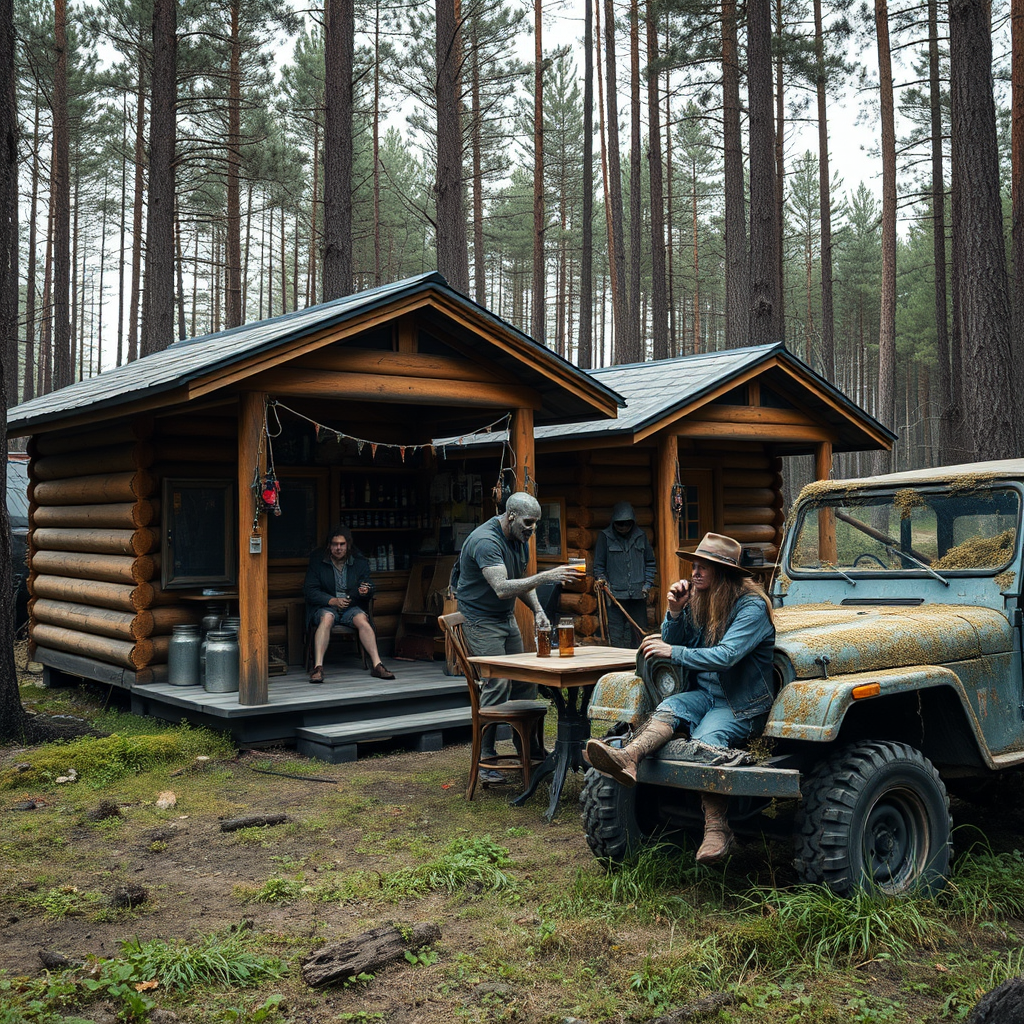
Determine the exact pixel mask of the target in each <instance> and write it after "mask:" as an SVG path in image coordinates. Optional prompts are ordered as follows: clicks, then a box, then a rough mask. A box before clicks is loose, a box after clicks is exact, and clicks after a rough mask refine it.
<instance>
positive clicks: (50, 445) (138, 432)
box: [31, 416, 153, 458]
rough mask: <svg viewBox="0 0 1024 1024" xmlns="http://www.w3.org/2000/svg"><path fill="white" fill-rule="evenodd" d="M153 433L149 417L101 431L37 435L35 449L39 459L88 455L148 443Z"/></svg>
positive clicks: (33, 445) (34, 443)
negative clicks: (91, 452) (111, 448)
mask: <svg viewBox="0 0 1024 1024" xmlns="http://www.w3.org/2000/svg"><path fill="white" fill-rule="evenodd" d="M152 433H153V421H152V420H151V419H150V418H149V417H146V416H138V417H136V418H135V419H133V420H131V421H129V422H125V423H117V424H113V425H110V426H105V427H100V428H98V429H97V430H79V431H54V432H53V433H52V434H51V433H45V434H37V435H36V436H35V437H33V438H32V441H31V447H32V449H33V452H34V454H35V455H36V456H38V457H40V458H42V457H43V456H45V455H62V454H64V453H65V452H88V451H92V450H93V449H94V448H106V447H108V446H109V445H115V444H122V443H131V442H133V441H144V440H146V438H148V437H150V436H151V435H152Z"/></svg>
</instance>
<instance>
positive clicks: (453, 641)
mask: <svg viewBox="0 0 1024 1024" xmlns="http://www.w3.org/2000/svg"><path fill="white" fill-rule="evenodd" d="M437 621H438V623H439V624H440V626H441V630H442V632H443V633H444V635H445V640H446V641H447V646H449V647H450V649H451V652H452V655H453V660H454V661H455V663H456V664H457V665H458V666H459V669H460V670H461V671H462V674H463V675H464V676H465V677H466V684H467V686H468V687H469V702H470V706H471V707H472V710H473V751H472V754H471V755H470V764H469V786H468V787H467V788H466V799H467V800H472V799H473V794H474V792H475V791H476V784H477V780H478V779H479V777H480V769H481V768H489V769H490V770H491V771H498V772H514V771H521V772H522V773H523V787H524V788H527V787H529V785H530V773H531V772H532V770H533V769H534V768H535V767H536V766H537V765H539V764H540V763H541V762H542V761H543V760H544V757H545V756H546V752H545V751H544V715H545V714H546V713H547V709H548V704H547V701H543V700H507V701H505V702H504V703H502V704H489V705H483V704H481V703H480V679H479V677H478V676H477V673H476V669H475V668H474V666H473V663H472V662H471V661H470V660H469V657H470V651H469V647H468V646H467V644H466V638H465V636H464V634H463V631H462V627H463V625H464V623H465V621H466V617H465V616H464V615H463V614H462V613H461V612H452V613H451V614H449V615H440V616H438V619H437ZM492 725H495V726H496V725H508V726H509V728H511V729H512V731H513V732H514V733H515V735H516V737H517V738H518V742H517V744H516V745H517V747H518V750H517V752H516V753H515V754H498V755H496V756H495V757H481V756H480V754H481V750H482V749H483V735H484V729H486V728H488V727H489V726H492ZM531 750H540V751H541V753H540V754H539V755H534V756H531V754H530V751H531ZM485 785H486V784H485Z"/></svg>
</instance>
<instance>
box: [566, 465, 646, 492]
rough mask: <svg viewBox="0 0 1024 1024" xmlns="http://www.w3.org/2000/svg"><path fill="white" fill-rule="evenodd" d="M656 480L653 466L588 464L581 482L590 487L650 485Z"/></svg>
mask: <svg viewBox="0 0 1024 1024" xmlns="http://www.w3.org/2000/svg"><path fill="white" fill-rule="evenodd" d="M653 482H654V477H653V475H652V474H651V467H650V466H649V465H647V464H644V465H641V466H635V465H633V466H587V467H586V471H585V472H584V474H583V478H582V480H581V483H584V484H587V485H588V486H590V487H650V486H651V484H652V483H653Z"/></svg>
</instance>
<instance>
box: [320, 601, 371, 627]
mask: <svg viewBox="0 0 1024 1024" xmlns="http://www.w3.org/2000/svg"><path fill="white" fill-rule="evenodd" d="M328 613H330V614H331V615H333V616H334V624H335V625H336V626H348V627H349V629H355V626H356V616H358V615H365V614H366V609H365V608H360V607H359V605H357V604H350V605H349V606H348V607H347V608H328V607H323V608H316V609H314V611H313V615H312V618H311V619H310V625H311V626H312V627H313V628H314V629H315V628H316V627H317V626H319V625H320V621H321V620H322V619H323V617H324V615H326V614H328Z"/></svg>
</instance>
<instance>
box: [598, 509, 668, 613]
mask: <svg viewBox="0 0 1024 1024" xmlns="http://www.w3.org/2000/svg"><path fill="white" fill-rule="evenodd" d="M623 520H631V521H632V523H633V529H632V530H630V532H629V533H628V534H627V535H626V536H625V537H623V536H621V535H620V534H618V533H616V532H615V526H614V524H615V523H617V522H622V521H623ZM656 573H657V563H656V562H655V560H654V549H653V548H652V547H651V542H650V541H649V540H648V539H647V534H646V533H644V531H643V530H642V529H640V527H639V526H637V525H636V513H635V512H634V511H633V506H632V505H631V504H630V503H629V502H628V501H620V502H619V503H618V504H617V505H616V506H615V507H614V508H613V509H612V521H611V523H609V524H608V526H606V527H605V528H604V529H603V530H602V531H601V532H600V533H599V534H598V535H597V543H596V545H595V546H594V578H595V579H598V580H605V581H606V582H607V583H608V589H609V590H611V592H612V594H613V595H614V596H615V597H617V598H618V599H619V600H620V601H638V600H640V599H641V598H644V597H646V596H647V591H648V590H650V589H651V587H652V586H653V585H654V578H655V575H656Z"/></svg>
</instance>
